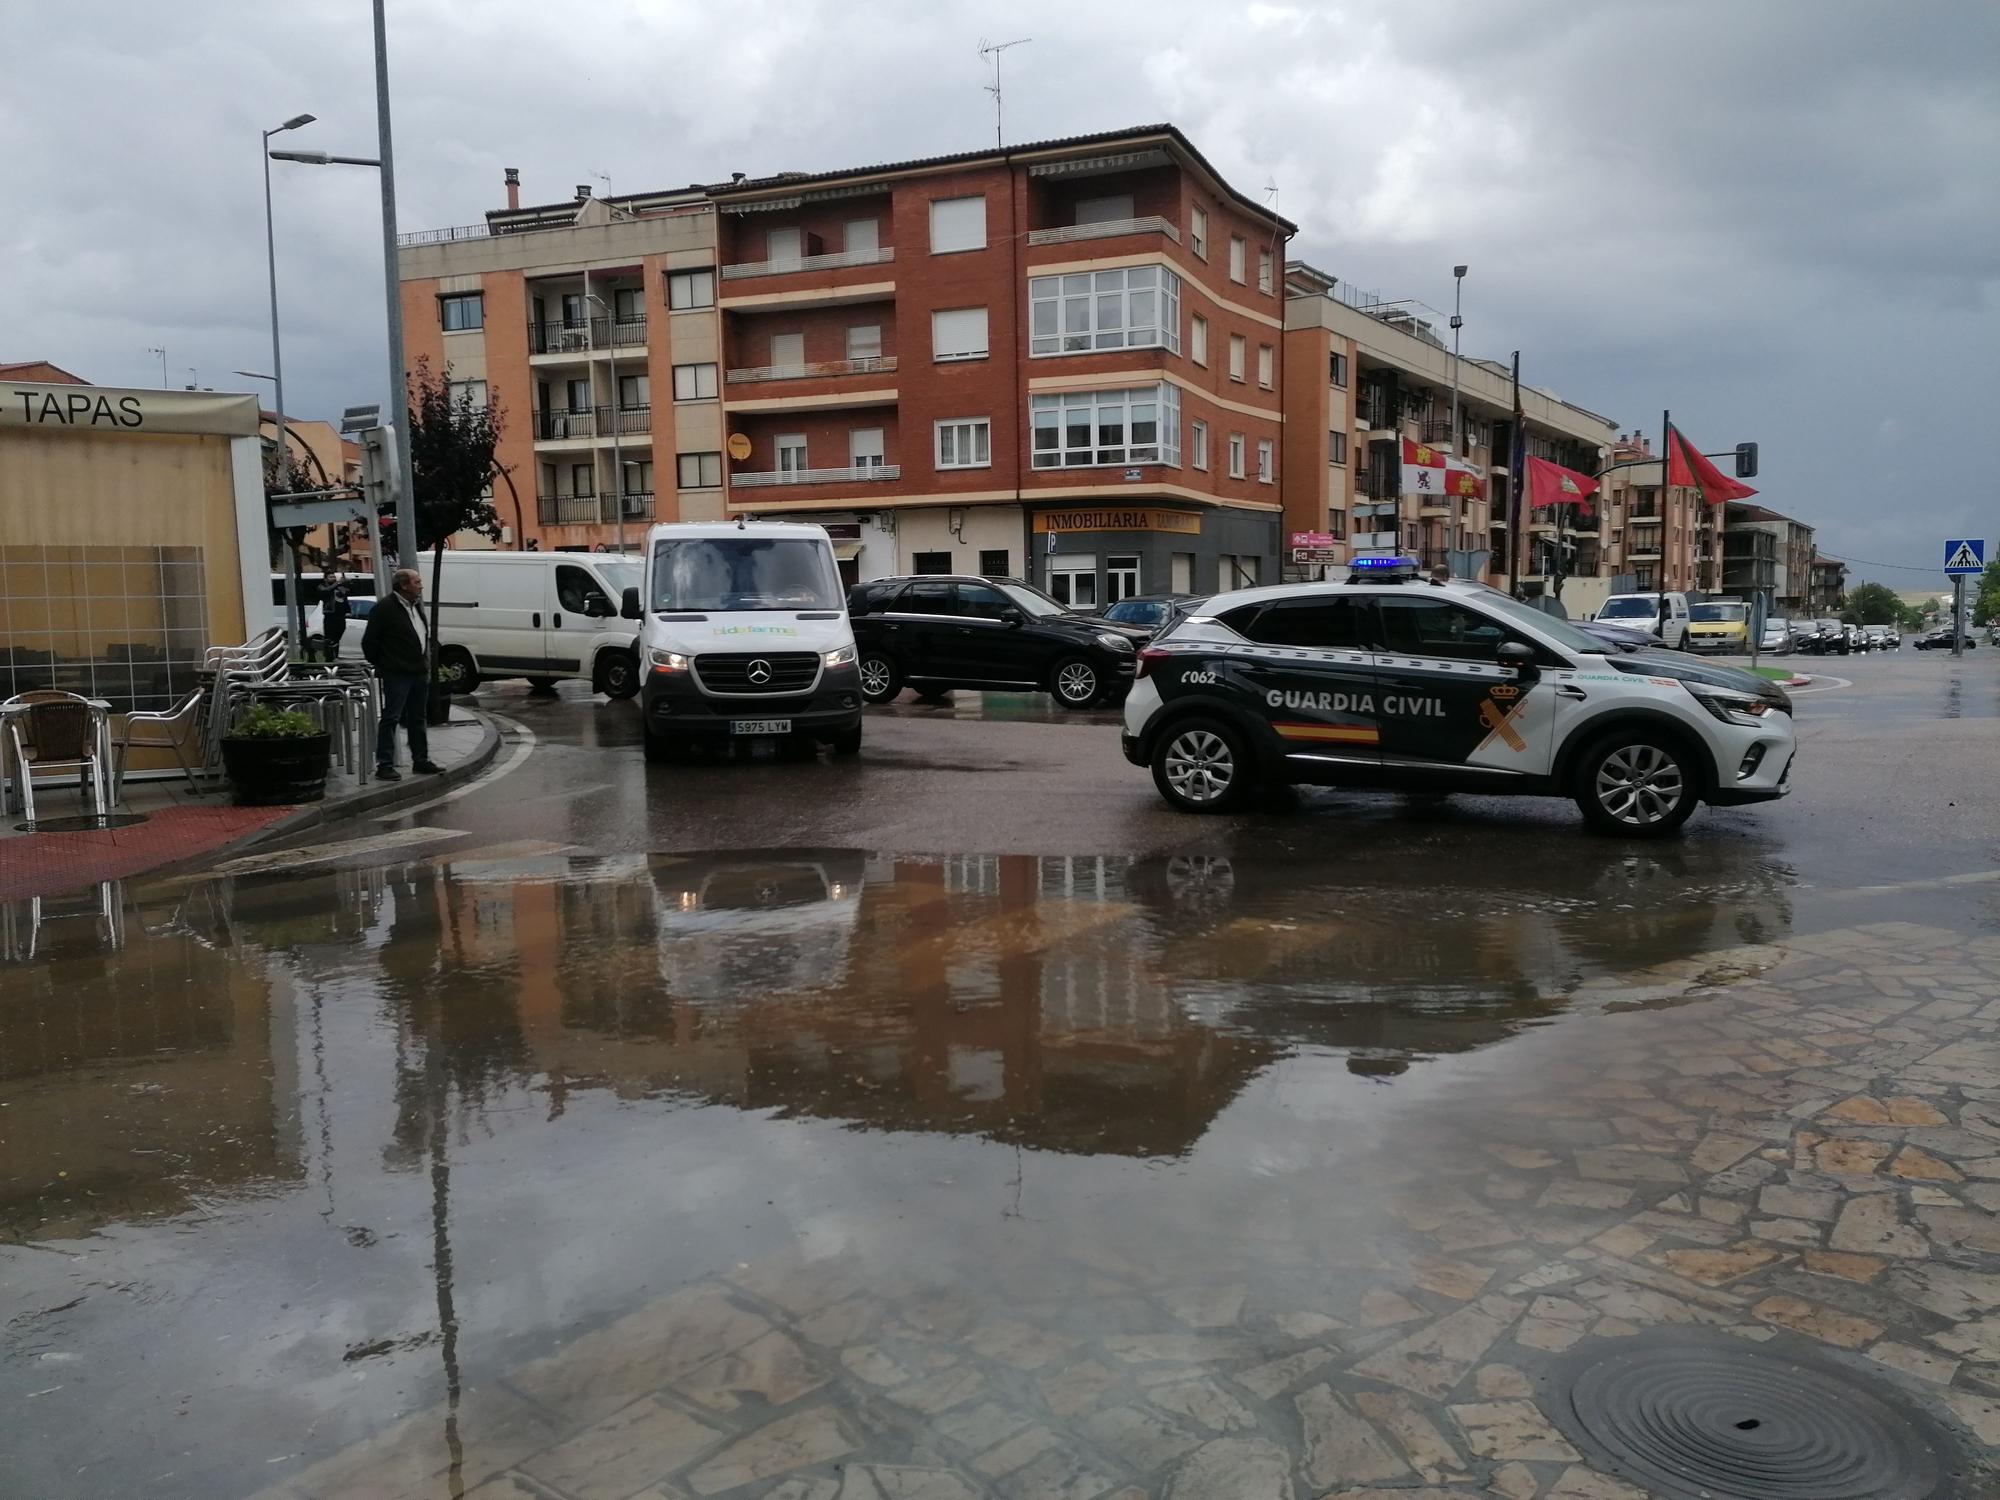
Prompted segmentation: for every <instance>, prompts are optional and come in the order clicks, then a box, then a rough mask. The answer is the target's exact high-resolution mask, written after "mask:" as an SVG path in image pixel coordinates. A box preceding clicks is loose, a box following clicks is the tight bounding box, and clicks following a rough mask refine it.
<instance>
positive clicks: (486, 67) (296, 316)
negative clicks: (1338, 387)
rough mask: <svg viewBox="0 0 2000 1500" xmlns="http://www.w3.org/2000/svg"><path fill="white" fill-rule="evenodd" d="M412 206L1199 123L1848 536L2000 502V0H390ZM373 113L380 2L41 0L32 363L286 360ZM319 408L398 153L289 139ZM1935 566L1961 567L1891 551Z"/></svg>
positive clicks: (310, 392)
mask: <svg viewBox="0 0 2000 1500" xmlns="http://www.w3.org/2000/svg"><path fill="white" fill-rule="evenodd" d="M389 11H390V22H389V45H390V68H391V82H392V85H393V88H394V108H395V128H396V143H397V152H396V167H397V177H398V184H397V186H398V213H399V215H400V219H401V225H402V227H403V228H404V229H416V228H432V227H438V226H442V225H448V224H468V223H474V222H476V221H477V220H478V219H479V217H480V215H481V214H482V213H483V212H484V211H485V210H487V209H489V208H494V207H498V206H499V205H500V204H501V202H502V201H503V199H502V193H501V186H500V182H501V169H502V167H503V166H518V167H520V168H521V173H522V179H523V182H524V184H525V193H526V198H527V201H529V202H549V201H554V200H559V199H563V198H567V197H568V196H570V194H571V192H572V190H573V188H574V186H575V185H576V184H577V183H581V182H591V183H593V184H594V185H595V186H596V188H597V190H598V191H600V192H601V191H603V189H604V184H603V180H602V179H603V177H608V178H609V179H610V186H611V188H612V190H613V191H616V192H632V191H638V190H641V189H646V188H653V187H662V186H670V185H680V184H685V183H689V182H693V181H697V180H703V181H707V180H715V179H718V178H722V177H726V176H727V174H728V173H729V172H731V171H745V172H749V173H751V174H753V175H755V174H759V173H765V172H771V171H779V170H785V169H799V170H813V169H823V168H831V167H838V166H844V165H854V164H860V163H865V162H871V161H884V160H895V159H899V158H903V157H911V156H927V155H933V154H937V153H942V152H947V151H957V150H964V149H969V148H973V147H977V146H980V145H982V144H984V143H985V142H986V141H988V140H990V139H991V138H992V131H993V104H992V98H991V96H990V95H988V94H987V93H985V92H984V91H983V89H982V85H983V84H985V83H986V82H987V81H988V75H987V73H986V71H985V68H984V65H983V64H982V62H981V60H980V58H979V56H978V55H977V48H978V45H979V43H980V41H981V40H982V39H988V40H993V41H1006V40H1012V39H1014V38H1017V37H1029V38H1032V41H1031V42H1030V43H1029V44H1028V45H1027V46H1024V47H1018V48H1015V49H1014V50H1012V51H1011V52H1009V53H1008V54H1007V59H1006V104H1007V115H1006V123H1007V134H1008V138H1009V139H1010V140H1014V141H1020V140H1032V139H1039V138H1043V137H1049V136H1061V135H1070V134H1076V133H1079V132H1084V131H1094V130H1104V129H1113V128H1116V127H1119V126H1123V125H1130V124H1139V123H1151V122H1155V121H1161V120H1170V121H1172V122H1173V123H1175V124H1177V125H1179V126H1180V127H1181V128H1182V129H1183V130H1185V131H1186V132H1187V133H1188V135H1189V136H1190V137H1191V138H1192V139H1193V140H1194V141H1195V143H1196V144H1197V145H1198V146H1199V147H1200V148H1201V150H1202V151H1203V152H1204V153H1205V154H1206V155H1207V156H1208V157H1209V159H1210V160H1211V161H1213V162H1214V163H1215V164H1216V166H1217V167H1218V168H1219V169H1220V170H1221V171H1222V172H1223V173H1224V174H1225V175H1227V176H1228V177H1229V178H1230V179H1231V180H1232V181H1233V182H1235V183H1236V184H1237V185H1238V186H1240V187H1242V188H1244V189H1245V190H1248V191H1251V192H1254V193H1259V194H1261V193H1264V192H1265V191H1266V190H1267V188H1269V187H1271V186H1272V185H1275V189H1276V203H1277V206H1278V209H1279V211H1280V212H1282V213H1284V214H1285V215H1286V216H1288V217H1289V218H1291V219H1293V220H1295V221H1296V222H1297V223H1298V224H1299V225H1300V231H1299V236H1298V239H1297V240H1296V241H1295V242H1294V244H1293V246H1292V253H1293V254H1294V255H1298V256H1303V257H1304V258H1306V259H1308V260H1311V261H1313V262H1314V263H1316V264H1318V265H1320V266H1322V267H1324V268H1326V269H1328V270H1330V271H1332V272H1334V273H1335V274H1336V275H1338V276H1340V277H1341V278H1342V279H1343V280H1344V281H1347V282H1348V283H1350V284H1352V285H1355V286H1358V287H1362V288H1367V289H1370V290H1374V291H1379V292H1380V293H1382V294H1383V295H1384V296H1387V297H1416V298H1421V299H1423V300H1425V301H1427V302H1429V303H1431V304H1432V305H1434V306H1437V305H1445V304H1448V303H1449V301H1450V297H1451V266H1452V264H1453V263H1454V262H1458V261H1463V262H1467V263H1469V264H1470V266H1471V272H1470V274H1469V275H1468V277H1467V279H1466V285H1465V291H1466V308H1465V318H1466V324H1465V336H1466V349H1467V352H1468V353H1479V354H1484V355H1491V356H1494V357H1499V358H1504V357H1505V356H1506V355H1507V353H1508V352H1509V351H1510V350H1512V349H1515V348H1519V349H1520V350H1521V351H1522V367H1523V373H1524V376H1525V378H1527V379H1528V380H1529V381H1530V382H1531V383H1533V384H1537V385H1541V386H1544V387H1546V388H1548V389H1552V390H1554V391H1556V392H1557V393H1558V394H1560V395H1562V396H1564V397H1566V398H1568V399H1570V400H1573V401H1576V402H1578V403H1579V404H1582V405H1584V406H1588V407H1590V408H1591V409H1593V410H1596V411H1600V412H1603V413H1605V414H1606V415H1608V416H1611V417H1614V418H1616V419H1618V420H1619V421H1621V422H1623V423H1624V424H1626V425H1627V426H1628V427H1633V426H1643V427H1645V428H1647V429H1648V430H1652V429H1656V428H1657V426H1658V424H1659V419H1660V411H1661V408H1662V407H1668V406H1670V407H1672V408H1673V410H1674V413H1675V417H1676V420H1677V421H1678V422H1679V423H1680V424H1681V425H1683V426H1684V427H1685V428H1686V430H1687V431H1688V432H1689V433H1690V434H1691V435H1693V436H1694V437H1695V438H1696V439H1697V440H1698V441H1699V442H1700V443H1701V444H1702V446H1704V447H1706V448H1710V449H1717V448H1723V447H1727V446H1729V445H1731V444H1734V443H1735V442H1737V441H1739V440H1743V439H1753V438H1754V439H1756V440H1757V441H1758V442H1760V443H1761V444H1762V445H1763V474H1762V477H1761V478H1760V479H1759V480H1758V485H1759V487H1760V488H1761V489H1762V490H1763V492H1764V494H1765V496H1766V497H1767V498H1768V500H1769V501H1770V502H1771V503H1772V504H1773V505H1775V506H1777V507H1778V508H1780V509H1782V510H1785V511H1788V512H1790V513H1792V514H1794V515H1797V516H1799V517H1801V518H1802V519H1805V520H1808V521H1811V522H1813V523H1815V524H1817V525H1818V526H1819V527H1820V544H1821V546H1822V548H1823V549H1827V550H1831V551H1834V552H1837V553H1840V554H1842V555H1845V556H1849V557H1854V558H1861V559H1869V560H1873V561H1878V562H1881V563H1893V564H1904V565H1915V566H1920V567H1922V568H1924V569H1929V568H1931V567H1933V566H1934V565H1935V564H1934V561H1933V560H1934V559H1935V558H1936V556H1937V543H1938V540H1939V539H1940V538H1942V537H1944V536H1946V535H1960V534H1971V535H1986V536H1991V537H1993V538H1994V539H1995V541H1996V543H2000V504H1997V503H1996V498H1995V497H1996V483H1995V480H1994V477H1993V475H1992V474H1991V473H1990V472H1989V467H1990V466H1983V465H1982V464H1981V463H1980V462H1978V461H1977V460H1976V459H1975V457H1974V455H1976V454H1978V453H1981V452H1983V450H1984V449H1985V448H1986V447H1988V446H1990V432H1991V428H1992V422H1993V411H1994V408H1995V404H1996V398H2000V381H1996V373H2000V371H1996V359H1995V353H1996V347H2000V194H1996V192H1995V190H1994V183H1995V181H1996V180H2000V88H1996V87H1995V84H1994V74H1993V60H1994V59H1995V58H1996V57H2000V7H1995V6H1993V5H1991V4H1988V3H1985V0H1897V3H1894V4H1890V3H1855V0H1757V3H1747V4H1746V3H1744V0H1679V3H1664V0H1396V3H1394V4H1382V3H1379V0H1378V3H1368V4H1354V3H1348V0H1317V3H1316V0H1297V3H1291V4H1279V3H1255V4H1248V5H1242V4H1236V5H1231V4H1217V3H1214V0H1153V3H1152V4H1150V5H1146V6H1132V5H1124V4H1118V5H1113V4H1102V3H1092V0H1084V3H1081V4H1079V3H1077V0H1062V3H1042V0H1017V3H1014V4H1010V5H1005V6H1000V5H976V4H960V3H954V0H731V3H727V4H724V3H694V0H570V3H568V4H563V5H557V4H552V3H550V0H538V3H532V4H531V3H528V0H389ZM300 112H310V113H313V114H315V115H317V116H319V123H317V124H315V125H313V126H311V127H309V128H307V129H306V130H303V131H300V132H299V133H298V134H296V135H295V136H293V137H291V138H290V143H291V144H295V145H297V146H299V147H301V148H307V149H322V150H329V151H333V152H336V153H344V154H351V155H360V156H372V155H374V154H375V111H374V88H373V77H372V50H371V43H370V33H369V23H368V5H367V4H366V3H365V0H286V3H284V4H282V5H273V4H269V3H263V0H257V3H250V0H178V3H173V4H163V3H160V0H68V3H64V4H55V5H37V6H30V5H27V4H9V5H8V6H7V7H6V18H5V38H4V46H0V140H5V141H7V142H9V143H10V144H9V146H8V148H7V149H6V150H5V151H0V203H4V204H5V211H4V212H0V265H4V267H5V272H4V275H0V360H8V359H25V358H46V359H50V360H53V361H55V362H56V363H57V364H60V365H63V366H65V367H67V368H69V369H72V370H74V371H76V372H77V373H78V374H80V375H82V376H84V377H85V378H86V379H90V380H93V381H96V382H99V383H101V384H132V385H158V384H159V383H160V380H161V361H160V359H159V357H158V356H157V355H155V354H152V353H149V352H148V351H149V350H151V349H156V348H164V349H165V350H166V351H167V355H166V365H167V376H168V378H169V380H170V381H171V382H172V383H173V384H176V385H184V384H186V383H187V382H188V381H189V380H190V379H192V378H195V376H194V375H192V374H191V371H193V372H198V377H199V380H200V382H201V384H203V385H208V386H214V387H216V388H218V389H221V388H227V387H231V386H234V387H237V388H242V387H243V386H244V385H245V384H246V382H243V381H241V380H239V379H237V378H236V377H234V376H233V375H232V374H231V372H232V371H233V370H237V369H251V370H257V369H265V368H267V367H268V365H269V362H270V338H269V323H268V315H267V311H266V301H265V280H264V247H263V240H262V235H261V231H262V227H263V225H262V200H261V179H260V177H259V174H258V156H257V145H258V141H257V137H258V132H259V130H260V129H262V128H265V127H268V126H270V125H274V124H276V123H277V122H278V121H280V120H283V119H285V118H286V117H288V116H290V115H293V114H297V113H300ZM274 172H275V187H276V204H277V222H278V230H277V236H278V245H279V276H280V286H281V292H282V296H283V310H284V327H285V353H286V360H287V371H286V376H287V378H286V384H287V389H288V403H287V404H288V405H289V406H290V407H291V408H292V409H293V410H294V411H296V412H299V413H301V414H304V415H316V416H333V417H337V416H338V413H339V411H340V408H341V407H343V406H346V405H350V404H354V403H356V402H359V401H366V400H378V399H380V398H381V396H382V394H383V391H384V388H385V386H386V383H387V382H386V376H385V373H384V367H385V364H386V360H385V356H384V353H383V342H382V336H381V332H380V322H381V306H382V303H381V296H382V282H381V275H382V271H381V253H380V238H379V236H380V217H379V212H378V196H377V194H378V188H377V185H376V180H375V176H374V174H373V173H372V172H370V171H367V170H366V169H356V168H337V167H305V166H286V165H282V164H280V165H276V166H275V167H274ZM1859 571H1860V573H1861V574H1862V576H1864V577H1870V576H1872V577H1877V578H1880V579H1882V580H1883V581H1885V582H1889V583H1891V584H1892V585H1894V586H1896V587H1900V588H1917V587H1927V586H1929V584H1930V583H1932V582H1933V581H1935V580H1936V575H1935V574H1931V573H1927V572H1916V571H1898V570H1894V569H1890V568H1887V567H1863V568H1861V569H1860V570H1859Z"/></svg>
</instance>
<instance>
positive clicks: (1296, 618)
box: [1224, 599, 1367, 651]
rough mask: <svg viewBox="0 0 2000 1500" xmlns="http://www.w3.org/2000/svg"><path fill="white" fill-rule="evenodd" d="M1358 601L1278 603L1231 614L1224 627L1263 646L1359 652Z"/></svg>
mask: <svg viewBox="0 0 2000 1500" xmlns="http://www.w3.org/2000/svg"><path fill="white" fill-rule="evenodd" d="M1364 607H1365V606H1364V605H1363V604H1362V602H1361V601H1360V600H1358V599H1280V600H1278V601H1276V602H1275V603H1271V604H1252V605H1248V606H1246V607H1245V608H1243V609H1235V610H1231V611H1230V612H1229V614H1228V615H1226V616H1224V623H1225V624H1227V625H1228V626H1229V628H1230V629H1231V630H1234V631H1235V632H1236V633H1237V634H1238V635H1241V636H1244V637H1246V638H1248V639H1250V640H1253V641H1261V642H1262V643H1264V644H1265V645H1267V646H1301V647H1305V648H1308V649H1311V650H1316V651H1362V650H1366V649H1367V647H1366V646H1365V644H1364V643H1363V640H1362V634H1363V632H1362V628H1361V620H1362V611H1363V609H1364Z"/></svg>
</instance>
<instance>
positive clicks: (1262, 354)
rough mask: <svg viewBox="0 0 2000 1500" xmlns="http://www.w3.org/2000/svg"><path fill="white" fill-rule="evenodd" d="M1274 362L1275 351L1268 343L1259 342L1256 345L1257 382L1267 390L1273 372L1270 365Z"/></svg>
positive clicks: (1275, 360) (1269, 386)
mask: <svg viewBox="0 0 2000 1500" xmlns="http://www.w3.org/2000/svg"><path fill="white" fill-rule="evenodd" d="M1276 363H1277V358H1276V351H1275V350H1273V349H1272V348H1271V346H1270V345H1269V344H1259V345H1258V346H1257V384H1259V385H1260V386H1262V387H1263V388H1264V389H1265V390H1267V391H1268V390H1269V389H1270V388H1271V380H1272V377H1273V375H1274V373H1275V371H1274V370H1273V368H1272V367H1273V366H1274V365H1275V364H1276Z"/></svg>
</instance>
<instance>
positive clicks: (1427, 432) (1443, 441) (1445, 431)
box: [1420, 417, 1451, 448]
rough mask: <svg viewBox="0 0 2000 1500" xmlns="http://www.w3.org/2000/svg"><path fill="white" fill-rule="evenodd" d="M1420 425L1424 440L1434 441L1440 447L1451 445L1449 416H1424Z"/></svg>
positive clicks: (1427, 441)
mask: <svg viewBox="0 0 2000 1500" xmlns="http://www.w3.org/2000/svg"><path fill="white" fill-rule="evenodd" d="M1420 425H1421V426H1422V428H1423V434H1424V435H1423V441H1424V442H1426V443H1434V444H1436V445H1437V446H1438V447H1440V448H1445V447H1449V446H1450V445H1451V418H1450V417H1425V418H1424V420H1423V422H1422V423H1421V424H1420Z"/></svg>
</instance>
